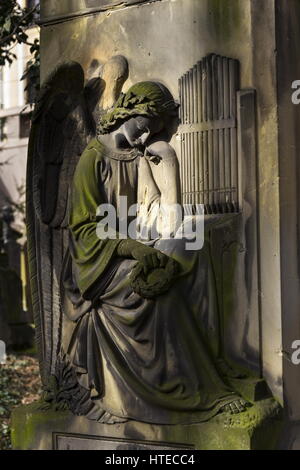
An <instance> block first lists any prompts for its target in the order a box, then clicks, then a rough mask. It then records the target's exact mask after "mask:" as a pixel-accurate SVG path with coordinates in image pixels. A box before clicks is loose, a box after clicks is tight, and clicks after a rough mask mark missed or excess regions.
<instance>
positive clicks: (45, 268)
mask: <svg viewBox="0 0 300 470" xmlns="http://www.w3.org/2000/svg"><path fill="white" fill-rule="evenodd" d="M94 85H95V84H94ZM88 109H89V108H88V107H87V106H85V93H84V73H83V70H82V68H81V66H80V65H79V64H78V63H76V62H70V63H64V64H61V65H59V66H58V67H57V68H56V69H55V70H54V72H53V73H52V74H51V75H50V76H49V77H48V78H47V80H46V81H45V83H44V85H43V87H42V90H41V93H40V96H39V100H38V103H37V105H36V109H35V112H34V115H33V119H32V129H31V134H30V139H29V151H28V162H27V237H28V259H29V271H30V283H31V293H32V305H33V314H34V319H35V326H36V343H37V349H38V355H39V360H40V368H41V375H42V380H43V383H44V384H45V383H46V382H47V378H48V377H49V375H51V374H53V373H54V372H55V363H56V357H57V353H58V350H59V348H60V343H61V333H62V308H61V299H60V294H59V283H60V275H61V269H62V261H63V257H64V254H65V252H66V249H67V246H68V234H67V206H68V197H69V191H70V185H71V181H72V177H73V173H74V170H75V167H76V164H77V161H78V159H79V157H80V155H81V153H82V152H83V150H84V148H85V146H86V145H87V142H88V140H89V138H90V136H91V133H92V129H93V126H92V125H91V123H92V117H91V116H90V115H89V114H87V113H88V111H87V110H88Z"/></svg>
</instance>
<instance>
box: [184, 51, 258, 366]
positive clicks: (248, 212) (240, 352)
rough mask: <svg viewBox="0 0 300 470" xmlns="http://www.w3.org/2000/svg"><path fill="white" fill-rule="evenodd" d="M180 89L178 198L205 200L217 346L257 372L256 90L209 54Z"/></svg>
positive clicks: (232, 65) (235, 65)
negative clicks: (246, 86) (245, 86)
mask: <svg viewBox="0 0 300 470" xmlns="http://www.w3.org/2000/svg"><path fill="white" fill-rule="evenodd" d="M179 96H180V121H181V124H180V126H179V129H178V131H179V135H180V141H181V155H180V173H181V190H182V202H183V204H187V205H189V211H191V210H192V211H193V212H197V209H196V205H197V204H203V206H204V213H205V221H206V235H207V238H208V239H209V241H210V248H211V257H212V263H213V266H214V275H215V280H216V287H217V295H218V306H219V329H220V331H219V338H220V341H219V344H218V345H216V353H217V354H218V355H220V356H223V357H226V358H227V360H229V361H230V359H236V360H238V361H239V362H240V363H243V364H244V365H246V366H249V365H250V367H252V368H253V369H255V370H256V371H257V372H258V373H259V372H260V370H259V364H260V350H259V348H260V346H259V341H258V338H259V335H260V332H259V313H258V299H257V290H258V287H257V244H256V227H257V214H256V208H257V201H256V122H255V113H256V98H255V90H253V89H249V90H248V89H247V90H240V64H239V61H238V60H235V59H232V58H227V57H222V56H219V55H216V54H209V55H208V56H206V57H204V58H203V59H202V60H200V61H199V62H197V63H196V64H195V65H194V66H193V67H192V68H191V69H190V70H188V71H187V72H186V73H185V74H184V75H183V76H182V77H181V78H180V79H179ZM191 206H192V209H191Z"/></svg>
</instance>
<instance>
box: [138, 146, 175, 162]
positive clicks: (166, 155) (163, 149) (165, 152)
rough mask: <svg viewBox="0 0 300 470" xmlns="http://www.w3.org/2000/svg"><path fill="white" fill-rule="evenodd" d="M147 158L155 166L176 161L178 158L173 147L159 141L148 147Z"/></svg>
mask: <svg viewBox="0 0 300 470" xmlns="http://www.w3.org/2000/svg"><path fill="white" fill-rule="evenodd" d="M145 156H146V158H147V159H148V160H150V162H153V163H154V164H155V165H158V164H159V163H160V162H161V161H162V160H170V159H171V160H174V159H176V158H177V157H176V153H175V150H174V149H173V147H171V145H170V144H168V142H165V141H157V142H153V143H152V144H150V145H148V147H146V152H145Z"/></svg>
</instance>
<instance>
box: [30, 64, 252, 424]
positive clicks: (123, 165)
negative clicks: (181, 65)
mask: <svg viewBox="0 0 300 470" xmlns="http://www.w3.org/2000/svg"><path fill="white" fill-rule="evenodd" d="M63 67H66V70H65V69H62V70H63V72H62V70H58V71H57V72H56V73H55V74H54V76H53V75H52V76H51V77H50V79H49V80H48V83H49V85H48V86H50V87H51V86H52V85H51V84H52V83H54V85H53V87H54V88H55V90H56V91H55V95H52V93H51V92H50V96H49V97H43V92H42V98H41V100H44V103H45V104H43V103H39V105H38V107H37V111H36V113H35V115H34V118H33V130H32V134H31V140H30V146H31V148H30V161H29V167H28V182H29V189H28V207H27V210H28V216H27V218H28V221H27V222H28V236H29V239H30V252H29V258H30V269H31V282H32V291H33V304H34V311H35V318H36V324H37V330H38V336H37V340H38V344H39V349H40V355H41V362H42V371H43V373H44V374H48V375H50V376H52V377H54V379H55V387H54V390H53V387H52V391H51V390H48V395H47V396H46V400H48V402H50V401H51V400H52V401H55V402H59V401H61V403H67V405H68V407H69V409H70V410H71V411H73V413H75V414H83V415H85V416H86V417H87V418H90V419H93V420H96V421H99V422H104V423H109V424H112V423H116V422H122V421H125V420H137V421H143V422H148V423H156V424H178V423H181V424H189V423H196V422H202V421H207V420H208V419H210V418H212V417H213V416H215V415H216V414H217V413H219V412H222V411H229V412H232V413H239V412H243V411H244V410H246V408H247V406H248V405H249V403H247V402H246V401H245V400H244V399H243V398H242V397H241V396H240V395H239V394H238V393H236V392H235V391H234V390H233V389H232V388H231V387H230V385H229V384H228V382H226V379H225V378H224V377H223V376H222V374H221V371H220V370H219V369H218V367H217V365H216V363H215V362H214V358H213V354H212V353H211V350H210V345H209V344H208V342H207V341H206V334H205V333H206V332H205V329H206V327H207V318H208V317H209V315H210V312H212V311H214V310H215V309H216V299H215V287H214V283H213V281H212V278H213V276H212V273H211V264H210V258H209V253H208V251H207V250H206V248H205V245H204V247H203V249H201V250H194V251H193V250H186V240H185V239H184V238H177V237H171V236H170V237H164V236H162V235H161V233H162V222H163V221H162V220H160V219H159V217H152V214H153V208H155V207H156V208H157V207H159V206H160V205H162V204H163V203H166V204H169V205H172V204H180V178H179V170H178V162H177V157H176V153H175V151H174V150H173V148H172V147H171V145H170V144H169V140H168V135H169V130H170V127H172V123H173V122H174V120H176V118H177V113H178V105H177V104H176V103H175V101H174V99H173V97H172V95H171V93H170V91H169V90H168V89H167V88H166V87H165V86H164V85H163V84H161V83H158V82H151V81H146V82H139V83H136V84H135V85H133V86H132V87H130V88H129V90H128V91H127V92H126V93H121V95H120V96H119V98H118V99H117V100H116V102H115V104H114V105H113V106H112V107H109V108H108V109H107V110H106V111H105V112H101V113H100V114H99V117H98V123H97V135H96V136H94V137H92V138H91V139H90V141H89V143H88V144H87V145H86V146H85V149H84V148H82V146H84V145H83V141H84V140H85V139H86V138H89V137H90V134H89V128H88V127H85V128H84V129H85V130H84V132H82V133H80V132H78V130H76V129H75V128H74V127H72V123H73V122H74V118H73V112H74V110H75V109H77V110H78V109H80V111H81V110H82V109H90V108H89V106H85V107H84V106H83V105H82V102H81V100H82V96H83V95H84V94H85V88H84V80H83V74H82V71H81V70H80V67H79V66H78V64H71V65H68V66H63ZM75 71H76V72H75ZM61 72H62V74H63V75H64V77H65V78H67V82H68V85H66V84H65V83H66V82H63V84H62V81H60V80H61V79H60V73H61ZM67 74H69V76H68V77H67ZM76 74H77V75H76ZM75 75H76V77H75ZM56 80H57V82H56ZM46 84H47V82H46ZM93 86H94V87H95V84H93ZM67 87H68V88H67ZM58 89H59V92H58V91H57V90H58ZM56 93H57V96H56ZM62 95H63V96H62ZM44 96H46V92H45V93H44ZM47 100H48V101H47ZM46 103H47V104H46ZM49 116H50V117H49ZM48 119H50V121H51V120H52V121H54V122H53V127H52V128H51V127H49V121H48ZM85 122H88V120H86V121H84V123H85ZM62 123H63V124H62ZM83 137H84V138H83ZM78 139H79V142H78ZM80 154H81V156H80ZM79 156H80V158H79ZM124 198H125V199H126V201H127V206H128V207H132V206H134V205H135V204H137V207H138V208H139V207H142V208H143V211H142V212H143V214H142V219H143V221H145V219H146V220H147V221H150V222H149V223H150V225H153V224H156V225H157V227H156V229H157V236H156V237H150V239H149V238H148V239H147V240H146V239H144V238H143V237H140V238H139V237H131V236H129V237H128V236H125V235H124V231H123V232H122V230H121V229H122V227H121V226H122V225H123V229H124V224H123V220H122V207H121V206H122V203H123V202H122V201H123V200H124ZM110 206H111V207H113V208H114V209H115V213H116V227H108V228H109V230H108V235H107V236H105V230H104V226H105V225H106V224H107V218H106V217H105V211H102V210H101V209H102V208H103V207H104V208H108V207H110ZM154 212H155V211H154ZM156 214H157V212H156ZM130 222H131V220H130V218H129V219H128V225H127V228H128V226H129V223H130ZM143 223H144V222H143ZM125 228H126V227H125ZM174 230H175V229H174ZM127 235H128V234H127ZM62 313H63V314H64V315H66V316H67V317H68V318H69V319H70V320H71V321H72V322H73V324H74V329H73V331H72V333H71V334H70V337H69V338H68V345H67V350H66V351H64V352H61V351H60V347H61V335H64V331H62V329H61V323H62ZM44 379H45V383H46V377H45V376H44Z"/></svg>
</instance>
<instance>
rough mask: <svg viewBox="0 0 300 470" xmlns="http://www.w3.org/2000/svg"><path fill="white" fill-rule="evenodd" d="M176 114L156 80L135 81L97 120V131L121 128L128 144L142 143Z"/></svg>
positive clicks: (110, 130)
mask: <svg viewBox="0 0 300 470" xmlns="http://www.w3.org/2000/svg"><path fill="white" fill-rule="evenodd" d="M177 114H178V104H177V103H175V101H174V99H173V97H172V95H171V93H170V92H169V90H168V89H167V88H166V87H165V86H164V85H162V84H161V83H158V82H139V83H136V84H135V85H133V86H132V87H131V88H130V89H129V90H128V91H127V92H126V93H125V94H122V95H121V96H120V98H119V99H118V101H117V102H116V104H115V106H114V107H113V109H112V110H111V111H110V112H108V113H107V114H105V115H103V116H102V117H101V119H100V123H99V126H98V133H99V134H100V135H101V134H109V133H111V132H113V131H115V130H117V129H120V128H122V133H123V134H124V135H125V137H126V139H127V141H128V142H129V144H130V145H131V146H139V145H145V144H146V142H147V141H148V140H149V138H151V137H152V136H153V135H155V134H157V133H159V132H161V131H162V130H163V129H164V128H166V126H167V125H168V124H169V123H170V121H171V120H172V119H174V117H177Z"/></svg>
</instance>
